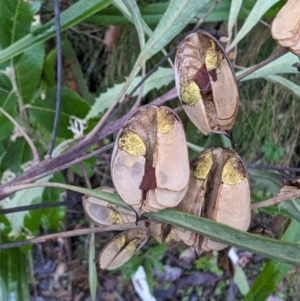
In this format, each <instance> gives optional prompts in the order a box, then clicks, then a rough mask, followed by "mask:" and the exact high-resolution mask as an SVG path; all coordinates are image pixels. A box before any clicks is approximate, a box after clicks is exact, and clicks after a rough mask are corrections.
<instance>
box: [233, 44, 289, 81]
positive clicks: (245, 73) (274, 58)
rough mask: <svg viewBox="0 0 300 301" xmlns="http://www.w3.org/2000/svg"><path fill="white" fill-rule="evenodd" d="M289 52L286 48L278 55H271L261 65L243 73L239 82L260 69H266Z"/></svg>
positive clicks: (238, 78) (238, 79)
mask: <svg viewBox="0 0 300 301" xmlns="http://www.w3.org/2000/svg"><path fill="white" fill-rule="evenodd" d="M287 52H288V50H287V49H286V48H281V49H280V51H278V52H277V53H275V54H273V55H271V56H270V57H268V58H267V59H266V60H264V61H262V62H260V63H259V64H257V65H254V66H252V67H251V68H249V69H248V70H246V71H245V72H244V73H242V74H241V75H239V76H238V77H237V81H238V82H239V81H241V80H242V79H243V78H245V77H246V76H248V75H249V74H252V73H253V72H255V71H256V70H258V69H260V68H262V67H264V66H265V65H267V64H269V63H271V62H272V61H274V60H276V59H278V58H279V57H281V56H283V55H284V54H286V53H287Z"/></svg>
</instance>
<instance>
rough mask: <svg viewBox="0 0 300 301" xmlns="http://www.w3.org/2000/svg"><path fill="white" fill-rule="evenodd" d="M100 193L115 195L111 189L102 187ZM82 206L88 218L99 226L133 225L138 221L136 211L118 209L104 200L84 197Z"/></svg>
mask: <svg viewBox="0 0 300 301" xmlns="http://www.w3.org/2000/svg"><path fill="white" fill-rule="evenodd" d="M98 190H99V191H103V192H107V193H111V194H115V193H116V191H115V190H114V189H112V188H110V187H101V188H100V189H98ZM82 205H83V209H84V212H85V214H86V216H87V217H88V218H89V219H90V220H92V221H93V222H94V223H95V224H97V225H102V226H110V225H116V224H122V223H133V222H135V220H136V215H135V213H134V211H131V210H128V209H125V208H121V207H117V206H115V205H113V204H110V203H108V202H106V201H104V200H102V199H98V198H95V197H91V196H84V197H83V200H82Z"/></svg>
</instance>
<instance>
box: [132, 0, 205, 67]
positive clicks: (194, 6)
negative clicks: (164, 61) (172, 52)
mask: <svg viewBox="0 0 300 301" xmlns="http://www.w3.org/2000/svg"><path fill="white" fill-rule="evenodd" d="M208 1H209V0H171V1H170V3H169V6H168V8H167V10H166V12H165V13H164V15H163V17H162V19H161V20H160V22H159V23H158V25H157V27H156V28H155V30H154V32H153V34H152V36H151V37H150V38H149V40H148V41H147V43H146V45H145V47H144V49H143V51H142V52H141V54H140V56H139V58H138V62H141V61H142V62H145V60H146V59H149V58H150V57H152V56H153V55H155V54H156V53H157V52H158V51H160V50H161V49H162V48H163V47H165V46H166V45H167V44H168V43H169V42H170V41H171V40H172V39H173V38H174V37H176V36H177V35H178V34H179V33H180V31H181V30H182V29H183V28H184V27H185V26H186V25H187V24H188V23H189V22H190V20H191V19H193V18H194V17H195V16H196V15H197V13H198V12H199V10H200V9H202V8H203V7H204V6H205V4H206V3H207V2H208Z"/></svg>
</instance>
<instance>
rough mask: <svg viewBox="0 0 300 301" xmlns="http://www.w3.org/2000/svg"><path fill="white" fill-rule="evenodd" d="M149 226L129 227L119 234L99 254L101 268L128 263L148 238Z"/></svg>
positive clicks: (112, 268) (117, 266) (111, 268)
mask: <svg viewBox="0 0 300 301" xmlns="http://www.w3.org/2000/svg"><path fill="white" fill-rule="evenodd" d="M148 237H149V233H148V229H147V228H134V229H129V230H126V231H124V232H122V233H121V234H119V235H117V236H116V237H115V238H114V239H113V240H112V241H110V242H109V243H108V244H107V245H106V246H105V247H104V248H103V249H102V251H101V253H100V254H99V265H100V268H101V269H107V270H114V269H117V268H119V267H120V266H122V265H123V264H124V263H126V262H127V261H128V260H129V259H130V258H131V257H132V256H133V255H134V253H135V252H136V251H138V250H139V249H140V248H141V247H142V246H143V245H144V244H145V243H146V241H147V240H148Z"/></svg>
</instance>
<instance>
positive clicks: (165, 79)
mask: <svg viewBox="0 0 300 301" xmlns="http://www.w3.org/2000/svg"><path fill="white" fill-rule="evenodd" d="M141 79H142V77H141V76H137V77H136V78H135V79H134V80H133V81H132V83H131V84H130V86H129V88H128V89H127V92H128V93H129V92H130V91H131V90H132V89H133V88H134V87H135V86H136V85H137V84H138V83H139V82H140V81H141ZM173 80H174V71H173V69H171V68H163V67H160V68H158V70H157V71H156V72H155V73H153V74H152V75H151V76H150V77H149V78H148V79H147V80H146V81H145V85H144V90H143V96H145V95H147V93H149V91H151V90H153V89H160V88H161V87H163V86H166V85H168V84H169V83H170V82H172V81H173ZM123 85H124V83H122V84H117V85H115V86H114V87H113V88H109V89H108V90H107V91H106V92H105V93H102V94H101V95H100V96H99V97H98V98H96V100H95V103H94V105H93V106H92V107H91V110H90V111H89V113H88V114H87V116H86V118H85V119H86V120H89V119H91V118H94V117H97V116H99V115H100V114H101V113H103V112H104V110H105V109H107V108H108V107H109V106H110V105H111V104H112V103H113V101H114V99H115V98H116V96H117V94H118V93H119V92H120V89H121V88H122V86H123ZM137 94H138V91H137V92H135V93H134V95H133V96H137Z"/></svg>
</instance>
